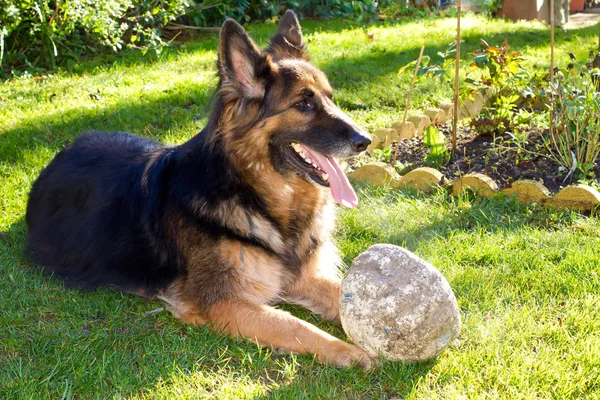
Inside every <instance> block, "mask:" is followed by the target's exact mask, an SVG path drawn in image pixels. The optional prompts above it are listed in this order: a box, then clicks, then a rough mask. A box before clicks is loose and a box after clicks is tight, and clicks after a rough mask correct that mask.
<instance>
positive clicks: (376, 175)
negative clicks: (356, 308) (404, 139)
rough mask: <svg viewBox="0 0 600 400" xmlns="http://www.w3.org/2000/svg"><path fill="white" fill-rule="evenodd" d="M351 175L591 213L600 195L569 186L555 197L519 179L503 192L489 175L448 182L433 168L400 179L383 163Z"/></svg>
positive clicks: (394, 184)
mask: <svg viewBox="0 0 600 400" xmlns="http://www.w3.org/2000/svg"><path fill="white" fill-rule="evenodd" d="M348 176H349V177H350V178H352V179H355V180H362V181H367V182H369V183H371V184H373V185H376V186H386V185H389V186H391V187H393V188H400V187H403V186H405V185H408V186H411V187H414V188H417V189H418V190H421V191H424V192H427V191H429V190H431V189H432V187H434V186H436V185H439V186H442V187H447V188H448V189H449V190H450V192H451V193H452V195H454V196H457V195H459V194H460V193H462V192H463V191H465V190H472V191H474V192H476V193H477V194H478V195H481V196H483V197H496V196H503V195H504V196H516V198H517V200H518V201H519V203H531V202H533V203H538V204H541V205H543V206H545V207H551V208H557V209H576V210H580V211H589V210H592V209H594V208H596V207H597V206H598V205H599V204H600V192H598V191H597V190H596V189H594V188H592V187H590V186H587V185H570V186H567V187H565V188H563V189H561V190H560V191H559V192H558V193H557V194H555V195H554V196H552V195H551V194H550V191H549V190H548V188H546V186H544V185H542V184H541V183H540V182H537V181H533V180H519V181H516V182H514V183H513V184H512V186H510V187H508V188H505V189H503V190H499V189H498V185H497V184H496V182H494V180H493V179H492V178H490V177H489V176H487V175H483V174H479V173H474V174H467V175H464V176H462V177H460V178H458V179H455V180H453V181H449V182H447V183H446V179H445V177H444V175H443V174H442V173H441V172H440V171H438V170H436V169H433V168H429V167H420V168H416V169H414V170H412V171H410V172H408V173H407V174H405V175H403V176H399V175H398V174H397V173H396V171H395V170H394V168H393V167H392V166H391V165H389V164H387V163H384V162H372V163H369V164H365V165H363V166H361V167H359V168H357V169H356V170H355V171H354V172H351V173H349V174H348Z"/></svg>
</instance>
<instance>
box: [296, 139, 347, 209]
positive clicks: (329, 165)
mask: <svg viewBox="0 0 600 400" xmlns="http://www.w3.org/2000/svg"><path fill="white" fill-rule="evenodd" d="M302 147H304V150H305V151H306V152H307V153H308V154H310V156H311V157H312V158H314V159H315V161H317V164H319V166H320V167H321V169H322V170H323V171H325V173H327V175H329V179H328V182H329V188H330V189H331V194H332V195H333V198H334V199H335V201H337V202H338V203H340V204H341V205H343V206H344V207H348V208H354V207H356V205H357V204H358V197H356V193H355V192H354V189H352V186H350V182H348V178H346V174H345V173H344V171H342V168H341V167H340V165H339V164H338V163H337V161H335V160H334V159H333V158H331V157H326V156H324V155H322V154H320V153H318V152H316V151H313V150H310V149H308V148H307V147H306V146H302Z"/></svg>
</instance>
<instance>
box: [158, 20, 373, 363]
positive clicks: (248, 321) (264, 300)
mask: <svg viewBox="0 0 600 400" xmlns="http://www.w3.org/2000/svg"><path fill="white" fill-rule="evenodd" d="M286 21H287V22H286ZM286 24H287V25H286ZM239 29H241V27H240V28H239ZM239 29H238V28H235V27H233V26H232V24H229V26H228V28H227V29H226V30H225V31H222V37H221V41H222V43H223V41H225V42H226V43H228V45H229V46H230V48H224V47H223V46H222V47H221V49H220V53H219V58H220V60H221V61H220V66H219V68H220V76H221V78H222V80H221V84H220V86H219V93H218V97H219V99H220V100H221V103H220V106H221V107H222V109H221V113H220V114H219V119H218V121H216V122H215V128H216V131H215V132H211V135H212V136H210V138H209V140H210V141H211V142H210V143H211V145H214V144H215V143H217V141H218V142H219V144H220V146H222V149H223V151H224V154H225V155H226V156H227V157H228V159H229V161H230V162H231V164H232V165H233V168H235V169H236V171H235V172H236V175H237V176H239V177H241V178H242V179H243V180H244V181H245V183H246V184H247V185H248V186H250V187H252V189H253V190H254V192H255V193H256V195H257V196H258V197H259V198H260V199H261V201H262V202H263V203H264V205H263V206H264V208H265V209H266V210H264V211H265V212H266V213H267V214H268V218H267V217H266V216H264V215H260V214H258V212H256V211H254V210H253V208H251V207H245V205H244V199H243V198H238V197H236V196H232V197H230V198H229V199H228V200H226V201H222V202H221V203H220V204H218V205H214V204H210V205H209V204H207V203H203V202H202V200H195V201H192V204H191V205H192V208H193V212H194V213H195V214H197V215H198V216H200V217H202V219H203V220H206V221H211V222H214V223H215V224H218V225H220V226H222V227H226V228H227V229H228V230H230V231H232V232H233V234H231V235H230V237H229V238H228V239H225V238H222V237H219V236H210V235H209V234H208V233H203V232H202V230H201V229H197V228H196V227H195V226H194V225H193V221H188V220H187V219H186V218H184V217H182V216H180V215H176V214H173V215H171V216H170V221H171V222H170V226H169V227H168V232H167V235H168V236H169V237H171V238H172V240H173V241H175V242H176V243H177V245H178V246H179V247H180V250H181V253H182V254H183V255H184V256H183V257H184V258H185V260H183V261H184V263H185V265H186V266H187V273H186V274H185V275H182V276H180V277H179V278H178V279H177V280H176V281H175V282H174V283H173V284H172V285H171V286H170V287H169V288H168V289H167V290H165V291H164V292H163V293H161V295H160V296H159V297H160V298H161V299H162V300H163V301H165V302H166V303H167V304H168V306H169V309H170V310H171V312H172V313H173V314H174V315H175V316H176V317H177V318H180V319H181V320H183V321H184V322H186V323H189V324H193V325H203V324H206V323H210V324H213V325H215V326H217V327H218V328H219V329H222V330H223V331H224V332H225V333H228V334H231V335H236V336H238V335H239V336H242V337H245V338H248V339H250V340H253V341H256V342H258V343H260V344H261V345H265V346H272V347H278V348H283V349H285V350H287V351H290V352H295V353H314V354H316V355H317V357H318V359H319V360H320V361H322V362H329V363H331V364H333V365H337V366H348V365H350V364H353V363H358V364H359V365H360V366H362V367H365V368H368V367H370V366H372V365H374V364H375V363H376V360H374V359H372V358H371V357H369V356H368V355H367V354H366V353H365V352H363V351H362V350H360V349H359V348H357V347H355V346H353V345H351V344H348V343H345V342H343V341H341V340H339V339H336V338H334V337H333V336H331V335H329V334H327V333H325V332H323V331H321V330H320V329H318V328H317V327H315V326H313V325H311V324H309V323H307V322H305V321H302V320H299V319H298V318H295V317H293V316H291V315H290V314H288V313H285V312H283V311H280V310H277V309H275V308H273V307H271V305H272V304H275V303H279V302H284V301H287V302H292V303H296V304H300V305H302V306H304V307H306V308H308V309H310V310H311V311H313V312H316V313H319V314H321V315H322V316H323V317H325V318H327V319H330V320H333V321H338V322H339V304H340V299H339V297H340V278H339V276H338V275H339V270H338V267H339V265H340V263H341V260H340V258H339V256H338V254H337V250H336V248H335V246H334V245H333V244H332V243H331V241H330V234H331V231H332V229H333V220H334V216H335V212H334V206H333V204H332V203H331V201H329V198H328V197H329V195H328V194H327V191H328V190H329V189H328V188H325V187H317V186H315V184H313V183H310V182H308V181H307V180H306V179H304V178H302V177H300V176H298V175H296V174H289V175H288V176H284V175H282V174H280V173H279V172H277V171H276V170H275V167H274V166H273V165H272V164H271V154H270V150H269V149H270V147H269V144H270V142H271V139H272V137H273V135H275V134H277V132H280V131H282V130H283V131H286V130H292V131H293V130H294V129H297V127H302V126H305V125H307V124H308V123H310V122H311V121H312V118H313V117H312V116H311V115H312V114H311V113H304V112H301V111H299V110H298V109H296V108H295V107H293V106H294V104H295V103H296V102H298V101H300V100H301V99H302V97H303V96H304V95H303V94H302V93H303V92H304V91H310V92H312V93H313V95H314V96H319V98H323V104H325V106H324V107H325V109H327V107H329V106H331V109H332V110H337V109H336V108H335V107H334V106H333V103H332V102H331V96H332V89H331V86H330V85H329V83H328V81H327V78H326V77H325V75H324V74H323V73H322V72H321V71H319V70H318V69H317V68H315V67H313V66H311V65H310V64H308V62H307V61H306V58H307V57H306V54H305V53H304V43H303V40H302V37H301V32H300V28H299V25H297V20H296V18H295V16H293V15H292V16H290V15H288V14H286V17H285V18H284V26H282V27H281V29H282V31H283V32H284V33H285V32H288V34H289V35H290V36H288V37H287V38H286V37H285V36H284V35H283V34H281V35H280V37H279V36H276V37H275V39H276V40H275V42H276V43H275V44H274V45H273V46H271V47H270V48H269V50H268V52H270V55H268V56H267V58H265V59H263V61H264V63H263V64H261V65H262V66H263V67H265V68H268V69H269V70H270V71H271V72H272V73H273V75H274V76H276V78H275V79H280V80H281V79H282V78H281V77H277V71H279V70H280V69H281V68H283V67H285V71H287V72H286V73H288V74H291V75H293V76H294V79H290V80H289V82H285V83H286V84H283V82H281V81H277V82H276V83H275V84H274V85H272V86H271V87H270V91H269V94H268V96H269V103H268V104H271V105H272V107H275V108H276V109H275V110H271V112H270V114H269V116H263V115H261V112H262V111H261V104H262V103H261V101H263V100H264V99H263V97H266V96H267V95H266V94H265V92H264V91H263V90H261V89H262V88H263V85H264V82H262V81H260V80H259V79H256V77H255V76H254V73H255V71H253V70H252V62H253V61H252V60H253V56H252V54H254V53H253V52H256V51H258V49H257V48H256V46H255V45H254V44H253V43H252V42H251V41H250V42H249V43H246V45H247V48H244V43H245V41H246V37H245V36H243V35H242V36H240V34H239ZM223 32H234V34H235V32H238V33H237V35H238V36H236V37H235V38H234V39H231V40H229V39H228V38H227V37H223V35H224V33H223ZM286 40H291V41H292V42H293V43H287V42H286ZM286 43H287V44H288V45H291V46H292V47H289V46H288V47H287V48H286V46H285V44H286ZM226 52H229V53H226ZM271 56H272V57H273V58H271ZM287 56H294V57H296V58H294V59H289V58H286V57H287ZM223 60H229V64H228V66H227V68H225V67H224V65H223V62H224V61H223ZM278 83H279V84H278ZM326 112H328V111H326ZM337 112H339V113H341V111H339V110H338V111H337ZM342 118H347V117H344V116H342ZM235 235H239V236H240V237H242V238H243V239H239V240H238V239H237V238H236V237H235ZM252 239H256V240H258V241H260V243H263V245H261V244H257V243H255V242H253V241H252ZM264 244H267V245H268V246H265V245H264ZM261 246H262V247H261ZM284 260H289V261H288V262H290V264H292V265H284V264H283V263H284V262H286V261H284ZM207 265H210V266H211V268H206V266H207Z"/></svg>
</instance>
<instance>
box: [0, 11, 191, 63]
mask: <svg viewBox="0 0 600 400" xmlns="http://www.w3.org/2000/svg"><path fill="white" fill-rule="evenodd" d="M188 6H189V4H188V0H151V1H144V0H55V1H35V0H22V1H19V2H13V1H12V0H0V23H1V24H2V25H3V30H2V37H3V40H2V44H3V48H2V53H3V60H2V61H3V63H7V64H9V65H11V66H16V67H19V66H28V67H37V66H39V67H56V65H57V62H58V61H59V60H60V59H64V58H66V57H76V56H79V55H81V54H86V53H93V52H96V51H98V50H100V49H102V48H109V49H112V50H114V51H118V50H121V49H123V48H126V47H134V48H137V47H139V48H148V47H153V48H157V47H158V46H159V45H160V44H162V41H161V39H160V32H159V29H160V28H161V27H162V26H164V25H165V24H167V23H168V22H169V21H172V20H173V19H175V18H176V17H178V16H179V15H181V14H182V13H183V12H184V11H185V10H186V8H188Z"/></svg>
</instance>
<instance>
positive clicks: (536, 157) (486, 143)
mask: <svg viewBox="0 0 600 400" xmlns="http://www.w3.org/2000/svg"><path fill="white" fill-rule="evenodd" d="M440 130H441V131H442V132H443V133H444V134H445V135H446V143H447V147H448V150H449V151H451V148H452V146H451V134H450V129H449V128H448V127H446V126H442V127H440ZM511 140H512V137H511V136H510V135H508V134H504V135H498V136H496V138H495V141H494V138H493V137H492V136H483V135H477V134H475V133H473V132H470V131H468V130H463V131H460V132H459V133H458V134H457V154H456V155H454V156H452V158H451V159H450V162H449V163H448V164H447V165H445V166H443V167H438V168H437V169H438V170H439V171H440V172H442V173H443V174H444V176H445V177H446V178H447V179H449V180H452V179H456V178H458V177H460V176H462V175H465V174H467V173H481V174H484V175H487V176H489V177H490V178H492V179H493V180H494V181H495V182H496V183H497V184H498V187H499V189H503V188H505V187H509V186H510V185H511V184H512V183H513V182H514V181H516V180H519V179H532V180H536V181H538V182H540V183H543V184H544V185H545V186H546V187H547V188H548V189H549V190H550V192H552V193H557V192H558V191H559V190H560V189H561V188H563V187H565V186H567V185H570V184H573V183H577V177H576V174H571V176H569V177H567V175H568V174H569V171H568V170H567V169H566V168H564V167H561V166H560V165H559V164H558V163H556V162H555V161H554V160H552V159H550V158H549V157H547V156H544V155H543V154H548V151H547V150H546V149H545V147H544V143H543V140H542V138H541V136H540V133H538V132H532V133H531V134H530V136H529V138H528V141H527V142H526V143H525V144H522V149H521V150H519V148H518V147H517V146H516V145H515V144H514V143H511ZM392 146H393V147H392V154H393V152H394V151H395V150H396V146H399V150H398V161H400V162H401V163H402V164H403V165H405V166H406V168H405V171H403V172H408V171H409V170H411V169H414V168H417V167H424V166H429V165H426V164H425V162H424V160H425V157H426V156H427V154H428V152H429V148H428V147H426V146H425V145H423V138H422V137H421V136H418V137H415V138H413V139H403V140H401V141H400V142H399V143H397V144H394V145H392ZM593 172H594V173H595V176H597V177H599V176H600V168H599V166H598V163H596V167H595V169H594V171H593Z"/></svg>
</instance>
